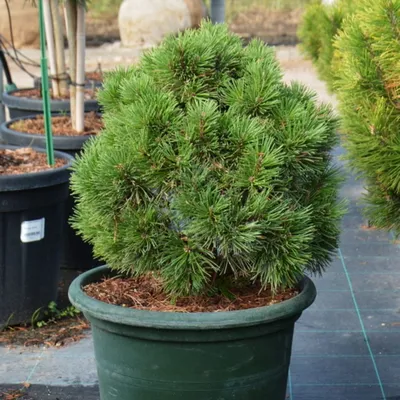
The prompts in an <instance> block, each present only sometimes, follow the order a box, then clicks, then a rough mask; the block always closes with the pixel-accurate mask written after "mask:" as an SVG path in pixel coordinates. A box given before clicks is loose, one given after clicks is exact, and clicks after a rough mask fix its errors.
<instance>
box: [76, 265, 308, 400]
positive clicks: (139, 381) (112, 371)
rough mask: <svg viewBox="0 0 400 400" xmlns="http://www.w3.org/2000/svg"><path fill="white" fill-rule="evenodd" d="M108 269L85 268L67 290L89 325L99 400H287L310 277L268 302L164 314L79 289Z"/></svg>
mask: <svg viewBox="0 0 400 400" xmlns="http://www.w3.org/2000/svg"><path fill="white" fill-rule="evenodd" d="M110 275H111V272H110V270H109V268H108V267H106V266H104V267H99V268H95V269H93V270H89V271H87V272H85V273H84V274H82V275H80V276H79V277H78V278H76V279H75V281H74V282H73V283H72V285H71V287H70V289H69V297H70V300H71V302H72V304H74V305H75V306H76V307H77V308H79V309H80V310H82V311H83V313H84V314H85V316H86V317H87V318H88V319H89V321H90V322H91V325H92V331H93V339H94V348H95V355H96V362H97V371H98V376H99V385H100V394H101V399H102V400H115V399H118V400H233V399H235V400H285V398H286V386H287V377H288V369H289V364H290V355H291V348H292V338H293V329H294V324H295V322H296V320H297V319H298V318H299V317H300V315H301V313H302V311H303V310H304V309H306V308H307V307H309V306H310V305H311V304H312V303H313V301H314V299H315V296H316V289H315V286H314V284H313V283H312V281H311V280H310V279H309V278H304V279H303V281H302V282H301V283H300V289H301V292H300V294H299V295H297V296H296V297H294V298H292V299H290V300H287V301H284V302H282V303H279V304H274V305H272V306H268V307H259V308H254V309H249V310H241V311H229V312H214V313H170V312H154V311H142V310H134V309H130V308H129V309H127V308H123V307H119V306H114V305H110V304H106V303H103V302H101V301H98V300H95V299H93V298H91V297H89V296H87V295H86V294H85V293H84V292H83V290H82V287H84V286H85V285H87V284H89V283H93V282H98V281H99V280H101V279H102V278H103V277H105V276H110Z"/></svg>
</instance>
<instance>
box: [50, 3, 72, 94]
mask: <svg viewBox="0 0 400 400" xmlns="http://www.w3.org/2000/svg"><path fill="white" fill-rule="evenodd" d="M51 1H52V4H51V16H52V20H53V30H54V47H55V53H56V65H57V71H58V86H59V90H60V95H61V96H67V95H68V79H67V78H68V75H67V71H66V68H65V55H64V34H63V30H62V18H61V15H60V7H59V1H58V0H51Z"/></svg>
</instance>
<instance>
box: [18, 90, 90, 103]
mask: <svg viewBox="0 0 400 400" xmlns="http://www.w3.org/2000/svg"><path fill="white" fill-rule="evenodd" d="M97 89H98V88H97ZM12 95H13V96H15V97H27V98H29V99H41V98H42V91H41V89H39V88H34V89H22V90H18V91H17V92H14V93H12ZM96 96H97V90H96V88H95V89H94V90H93V89H92V88H87V89H85V100H95V99H96ZM50 98H51V99H52V100H69V94H67V95H65V96H61V97H60V96H59V97H57V98H55V97H54V96H53V91H52V89H50Z"/></svg>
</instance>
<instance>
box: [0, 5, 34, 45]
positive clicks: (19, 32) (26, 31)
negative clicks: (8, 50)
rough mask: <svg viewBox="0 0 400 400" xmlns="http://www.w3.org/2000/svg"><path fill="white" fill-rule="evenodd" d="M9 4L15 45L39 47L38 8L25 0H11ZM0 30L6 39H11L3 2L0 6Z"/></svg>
mask: <svg viewBox="0 0 400 400" xmlns="http://www.w3.org/2000/svg"><path fill="white" fill-rule="evenodd" d="M9 4H10V10H11V19H12V28H13V33H14V44H15V47H17V48H22V47H32V48H39V45H40V38H39V14H38V9H37V8H36V7H34V6H32V5H31V3H30V2H28V1H26V0H12V1H10V2H9ZM0 32H1V34H2V36H4V37H5V39H6V40H8V41H11V36H10V24H9V19H8V12H7V7H6V6H5V5H4V4H3V5H2V6H1V7H0Z"/></svg>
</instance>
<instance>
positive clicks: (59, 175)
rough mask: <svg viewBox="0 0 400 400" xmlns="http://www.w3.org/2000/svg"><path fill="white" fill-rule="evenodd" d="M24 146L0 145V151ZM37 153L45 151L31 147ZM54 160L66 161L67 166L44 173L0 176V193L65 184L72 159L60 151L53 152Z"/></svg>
mask: <svg viewBox="0 0 400 400" xmlns="http://www.w3.org/2000/svg"><path fill="white" fill-rule="evenodd" d="M22 147H25V146H12V145H0V149H2V150H3V149H10V150H16V149H20V148H22ZM31 148H32V149H34V150H36V151H37V152H39V153H45V152H46V150H45V149H43V148H38V147H31ZM54 157H55V158H62V159H64V160H68V162H67V164H65V165H63V166H62V167H59V168H54V169H49V170H45V171H39V172H32V173H29V174H19V175H0V191H1V192H11V191H21V190H29V189H38V188H44V187H49V186H53V185H57V184H61V183H65V182H67V181H68V180H69V177H70V168H71V166H72V163H73V162H74V157H72V156H70V155H69V154H66V153H62V152H60V151H55V152H54Z"/></svg>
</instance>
